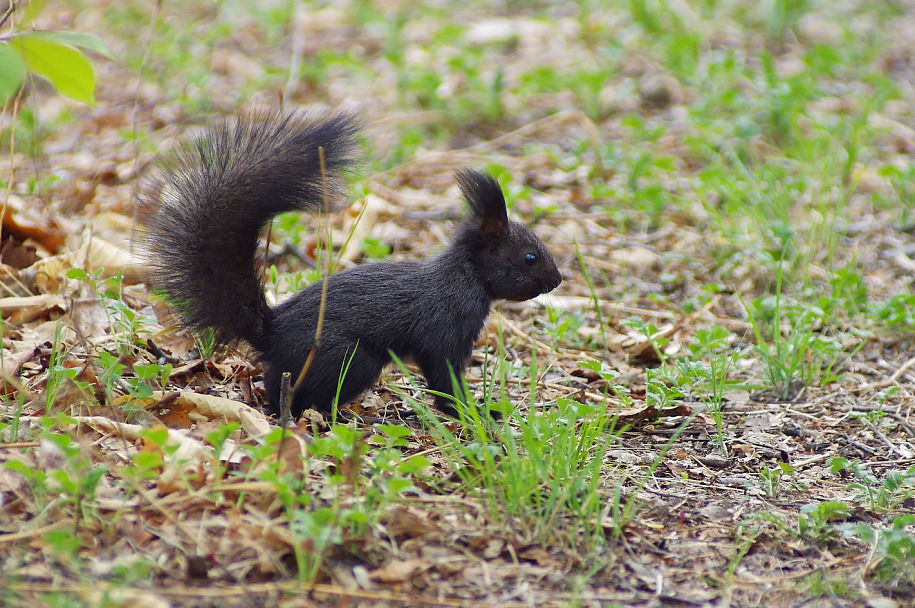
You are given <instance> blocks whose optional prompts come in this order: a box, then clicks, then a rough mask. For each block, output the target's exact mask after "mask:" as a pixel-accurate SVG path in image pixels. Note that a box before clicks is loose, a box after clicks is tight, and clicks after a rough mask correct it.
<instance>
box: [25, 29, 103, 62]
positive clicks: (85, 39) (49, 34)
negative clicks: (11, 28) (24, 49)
mask: <svg viewBox="0 0 915 608" xmlns="http://www.w3.org/2000/svg"><path fill="white" fill-rule="evenodd" d="M29 36H30V37H33V38H44V39H45V40H51V41H53V42H59V43H60V44H65V45H67V46H72V47H76V48H79V49H86V50H89V51H95V52H96V53H98V54H99V55H104V56H105V57H107V58H108V59H116V57H115V56H114V53H112V52H111V51H110V50H108V47H107V46H105V43H104V42H102V40H101V38H99V37H98V36H96V35H94V34H81V33H79V32H57V31H40V32H31V33H30V34H29Z"/></svg>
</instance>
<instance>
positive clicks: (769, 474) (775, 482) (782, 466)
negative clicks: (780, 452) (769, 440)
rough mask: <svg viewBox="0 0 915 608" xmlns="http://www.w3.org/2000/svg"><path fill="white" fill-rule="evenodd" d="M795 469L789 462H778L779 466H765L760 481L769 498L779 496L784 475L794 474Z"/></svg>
mask: <svg viewBox="0 0 915 608" xmlns="http://www.w3.org/2000/svg"><path fill="white" fill-rule="evenodd" d="M793 474H794V469H792V468H791V465H789V464H788V463H787V462H780V463H778V466H777V467H772V468H769V467H764V468H763V469H762V470H761V471H760V472H759V481H760V485H761V486H762V489H763V492H765V493H766V496H768V497H769V498H777V497H778V494H779V490H780V489H781V480H782V475H793Z"/></svg>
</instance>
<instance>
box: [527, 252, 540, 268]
mask: <svg viewBox="0 0 915 608" xmlns="http://www.w3.org/2000/svg"><path fill="white" fill-rule="evenodd" d="M524 263H525V264H527V265H528V266H533V265H534V264H536V263H537V254H536V253H525V254H524Z"/></svg>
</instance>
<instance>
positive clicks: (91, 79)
mask: <svg viewBox="0 0 915 608" xmlns="http://www.w3.org/2000/svg"><path fill="white" fill-rule="evenodd" d="M10 45H11V46H13V47H14V48H15V49H17V50H18V51H19V52H20V53H22V57H23V58H24V59H25V64H26V67H28V69H30V70H32V71H33V72H35V73H36V74H38V75H39V76H43V77H44V78H47V79H48V81H49V82H50V83H51V84H52V85H54V88H56V89H57V90H58V91H59V92H60V93H61V94H62V95H66V96H67V97H69V98H71V99H75V100H76V101H81V102H83V103H85V104H88V105H95V73H94V72H93V70H92V64H91V63H89V60H88V59H86V56H85V55H83V54H82V53H81V52H80V51H78V50H76V49H74V48H73V47H71V46H68V45H66V44H61V43H60V42H57V41H55V40H50V39H48V38H47V37H45V36H36V35H34V34H24V35H22V36H15V37H14V38H12V39H11V40H10Z"/></svg>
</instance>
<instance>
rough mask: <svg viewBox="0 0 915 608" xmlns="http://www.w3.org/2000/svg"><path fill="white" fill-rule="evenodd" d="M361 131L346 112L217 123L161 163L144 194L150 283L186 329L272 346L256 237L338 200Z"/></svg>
mask: <svg viewBox="0 0 915 608" xmlns="http://www.w3.org/2000/svg"><path fill="white" fill-rule="evenodd" d="M357 132H358V127H357V124H356V121H355V119H354V118H353V116H352V115H350V114H346V113H315V112H309V111H295V112H279V111H269V112H267V111H264V112H254V113H250V114H246V115H244V116H240V117H233V118H222V119H218V120H216V121H214V122H213V123H212V124H211V125H210V126H209V127H207V128H206V129H205V130H204V131H203V132H202V133H201V134H200V135H199V136H197V137H195V138H193V139H191V140H190V141H187V142H185V143H183V144H181V145H180V146H179V147H177V148H176V149H175V150H173V151H170V152H168V153H166V154H164V155H162V156H161V157H160V158H159V159H158V160H157V163H156V168H155V170H154V172H153V174H152V177H151V178H150V180H149V182H148V184H147V187H145V188H144V189H143V193H142V194H141V195H140V210H141V221H142V223H143V224H144V227H145V230H146V254H147V256H148V263H149V267H150V273H151V277H150V279H151V280H150V282H151V284H152V286H153V287H154V288H156V289H161V290H163V291H165V292H166V293H167V294H168V295H169V297H170V299H171V302H172V304H173V305H174V306H175V307H176V308H177V310H178V311H179V312H180V314H181V316H182V318H183V321H184V323H185V324H186V326H188V327H190V328H192V329H196V330H203V329H206V328H212V329H213V330H214V332H215V338H216V340H217V341H218V342H219V343H227V342H232V341H234V340H237V339H239V338H242V339H244V340H247V341H248V342H249V343H251V344H252V345H253V346H254V347H255V348H257V349H259V350H261V351H263V350H265V349H266V348H267V346H268V343H269V336H270V331H271V329H270V327H271V321H272V318H273V316H272V312H271V310H270V308H269V306H267V301H266V299H265V297H264V290H263V279H262V272H261V271H260V270H259V268H258V264H257V247H258V236H259V235H260V233H261V231H262V229H263V228H264V226H265V225H266V224H267V223H268V222H269V221H270V220H271V219H272V218H273V217H274V216H275V215H277V214H279V213H282V212H285V211H316V210H319V209H321V208H322V204H323V202H324V201H325V198H333V197H334V196H335V195H338V194H340V191H341V190H342V186H341V183H340V182H341V180H340V179H339V178H340V174H341V172H342V171H343V170H345V169H347V168H349V167H350V166H351V165H352V164H353V162H354V157H355V149H356V134H357ZM319 148H323V150H324V169H325V171H326V177H327V179H326V187H325V180H324V179H323V178H322V173H321V168H322V167H321V161H320V157H319V152H318V149H319Z"/></svg>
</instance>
